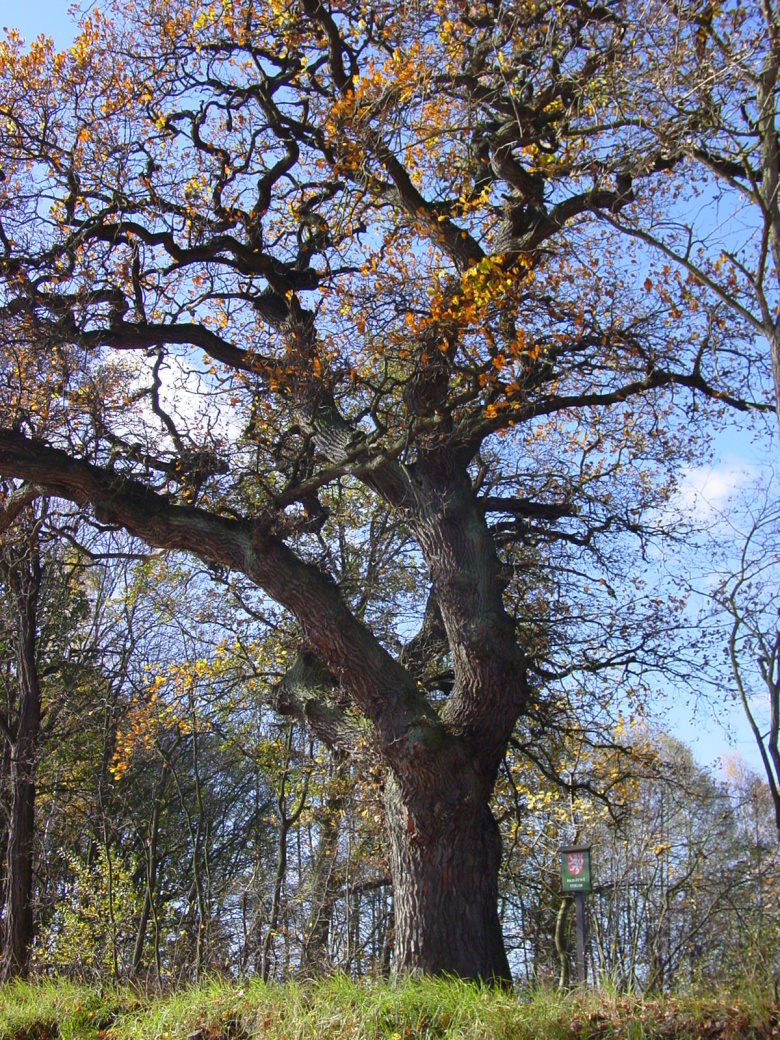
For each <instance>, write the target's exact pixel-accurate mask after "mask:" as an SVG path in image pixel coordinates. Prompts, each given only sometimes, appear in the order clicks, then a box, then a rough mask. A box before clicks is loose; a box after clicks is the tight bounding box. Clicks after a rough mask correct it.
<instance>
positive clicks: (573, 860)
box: [566, 852, 585, 877]
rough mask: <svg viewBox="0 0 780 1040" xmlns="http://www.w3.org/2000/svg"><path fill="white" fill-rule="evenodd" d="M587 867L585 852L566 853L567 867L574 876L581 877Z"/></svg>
mask: <svg viewBox="0 0 780 1040" xmlns="http://www.w3.org/2000/svg"><path fill="white" fill-rule="evenodd" d="M584 867H585V853H584V852H568V853H567V854H566V869H567V870H568V871H569V873H570V874H571V876H572V877H579V876H580V874H581V873H582V871H583V868H584Z"/></svg>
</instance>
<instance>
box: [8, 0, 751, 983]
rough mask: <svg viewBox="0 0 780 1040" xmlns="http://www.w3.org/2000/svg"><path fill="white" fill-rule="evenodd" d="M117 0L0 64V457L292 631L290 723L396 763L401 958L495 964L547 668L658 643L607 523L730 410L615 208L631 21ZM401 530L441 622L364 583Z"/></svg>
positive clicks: (599, 7) (473, 973)
mask: <svg viewBox="0 0 780 1040" xmlns="http://www.w3.org/2000/svg"><path fill="white" fill-rule="evenodd" d="M125 6H126V10H125ZM118 7H121V8H122V11H121V12H118V13H116V16H115V18H114V19H113V20H112V18H111V16H110V12H108V13H106V14H98V13H97V12H95V13H93V14H92V15H91V16H90V18H89V19H88V20H87V21H86V22H85V23H84V26H83V31H82V34H81V36H80V37H79V38H78V39H77V41H76V44H75V45H74V47H73V48H72V49H71V50H70V51H69V52H66V53H64V54H55V53H54V52H53V50H52V48H51V47H50V45H48V44H47V43H45V42H43V41H38V42H36V43H34V44H33V46H32V47H31V48H30V49H29V51H25V50H24V48H23V46H22V45H21V43H20V41H19V40H18V39H17V38H15V37H14V36H13V34H12V35H11V37H10V38H9V40H8V41H7V42H6V43H5V44H4V45H3V46H2V49H1V50H0V76H1V77H2V96H1V97H0V149H1V150H2V163H3V174H4V180H3V183H2V188H1V189H0V190H1V192H2V195H1V197H0V247H1V255H0V273H1V274H2V300H1V309H0V330H1V338H0V351H1V352H2V354H1V355H0V356H1V357H2V366H1V368H0V372H1V373H2V376H1V377H2V388H1V389H0V393H2V419H1V420H0V423H1V428H0V474H2V475H3V476H4V477H5V478H6V479H7V480H9V481H14V482H16V483H15V484H14V485H13V486H14V487H15V488H17V490H16V491H15V492H14V493H15V494H25V493H27V492H26V490H25V488H26V486H27V485H31V486H34V487H36V488H41V489H44V490H45V492H46V493H47V494H49V495H54V496H61V497H63V498H65V499H69V500H71V501H74V502H76V503H79V504H83V505H85V506H89V507H90V508H91V510H92V513H93V515H94V517H95V518H96V520H97V521H98V522H99V523H102V524H105V525H108V526H119V527H122V528H124V529H126V530H127V531H129V532H130V533H132V534H133V535H135V536H137V537H139V538H141V539H144V540H145V541H146V542H148V543H149V544H151V545H154V546H159V547H163V548H166V549H175V550H182V551H186V552H188V553H194V554H196V555H197V556H199V557H200V558H202V559H203V560H205V561H207V562H208V563H209V564H210V565H212V566H214V567H218V568H224V569H234V570H236V571H240V572H243V574H244V575H246V576H247V577H248V578H249V579H250V580H251V581H252V582H254V583H255V584H256V585H257V586H258V587H259V588H260V589H261V590H263V592H264V593H265V594H266V595H267V596H268V597H270V598H271V599H273V600H274V601H276V602H277V603H278V604H280V605H281V606H282V607H283V608H284V609H285V610H286V611H288V612H289V613H290V614H291V615H293V616H294V618H295V619H296V621H297V625H298V627H299V631H300V641H301V654H300V656H299V657H298V659H297V661H296V663H295V665H294V666H293V667H292V669H291V670H290V672H289V673H288V675H287V676H286V677H285V678H284V680H283V681H282V682H281V683H280V684H279V685H278V687H277V688H276V702H277V706H278V708H279V710H281V711H283V712H286V713H288V714H292V715H294V716H297V717H299V718H301V719H304V720H305V721H306V723H307V724H308V726H309V727H310V728H311V730H312V732H313V733H314V734H315V735H316V736H317V737H319V738H321V739H323V740H325V741H327V742H328V743H330V744H331V745H333V746H335V747H338V748H341V749H342V750H345V751H347V752H354V751H355V750H356V749H357V748H362V749H363V751H364V753H365V751H366V749H369V753H370V754H371V755H373V756H375V760H376V762H377V763H378V765H379V766H381V782H382V783H383V785H384V802H385V807H386V830H387V835H388V840H389V847H390V859H391V867H392V876H393V884H394V905H395V966H396V969H398V970H415V971H427V972H452V973H456V974H459V975H462V976H465V977H468V978H481V979H497V980H503V979H507V978H508V977H509V966H508V963H507V957H506V954H505V951H504V945H503V940H502V935H501V928H500V922H499V915H498V884H497V878H498V867H499V861H500V857H501V845H500V840H499V833H498V829H497V826H496V823H495V820H494V818H493V816H492V814H491V811H490V798H491V792H492V790H493V786H494V782H495V780H496V775H497V771H498V769H499V766H500V764H501V761H502V758H503V756H504V753H505V750H506V748H507V744H508V741H509V740H510V738H511V736H512V733H513V730H514V729H515V726H516V724H517V723H518V719H520V718H521V716H523V717H525V718H526V719H527V720H528V732H529V733H530V734H531V735H532V738H533V739H541V737H540V734H542V732H543V719H544V710H543V708H544V705H543V698H542V696H541V694H540V691H541V688H542V685H543V683H544V682H545V681H547V682H549V681H550V680H551V679H553V678H555V677H558V678H565V677H566V676H571V675H572V674H573V670H574V668H575V664H577V663H579V665H581V666H582V667H583V669H584V670H585V671H586V672H590V673H593V672H595V671H597V670H598V669H599V668H601V667H606V666H609V665H612V666H614V667H620V668H622V669H623V671H624V673H626V672H627V671H628V670H630V667H631V665H632V663H637V665H638V664H639V663H640V662H641V661H642V660H643V658H644V656H645V655H646V653H647V651H648V643H647V640H648V639H649V638H650V637H649V636H648V634H647V633H646V632H645V631H644V629H643V622H642V618H641V617H640V607H639V606H637V605H636V604H634V605H633V606H632V603H631V600H630V597H629V596H628V594H627V593H625V592H624V591H623V590H622V589H620V588H618V589H617V591H616V590H615V588H614V587H612V586H611V585H610V581H609V576H610V567H611V566H612V563H613V561H612V559H611V557H610V549H609V545H610V541H609V539H611V538H612V537H613V535H619V534H620V532H625V531H633V532H634V533H636V534H637V535H639V536H641V531H642V517H643V514H644V512H645V511H646V510H647V509H648V507H651V506H655V505H657V503H658V501H659V500H660V498H662V496H663V493H664V492H665V490H667V489H668V487H669V484H670V480H671V476H670V474H672V472H673V465H672V461H674V460H677V461H679V460H680V459H682V458H684V457H685V454H686V451H688V450H695V445H696V437H695V435H693V434H691V435H688V434H686V437H685V439H684V440H681V439H680V438H679V437H678V436H677V432H676V431H677V430H678V428H679V427H678V425H677V424H678V423H679V421H680V418H679V417H680V416H681V415H682V416H683V418H684V417H685V415H686V414H687V413H683V412H677V413H675V409H676V408H678V407H679V408H685V407H686V406H687V404H688V403H689V402H690V401H691V400H692V397H691V391H693V392H694V393H695V394H696V396H697V397H700V396H701V395H702V394H704V395H711V394H713V393H717V394H718V395H720V396H721V397H726V398H727V399H729V400H732V402H733V403H735V404H739V403H740V402H739V401H737V400H736V398H737V396H738V393H739V391H738V390H730V391H728V390H727V389H726V388H724V387H721V386H718V385H717V382H716V376H715V374H713V373H710V372H708V368H707V365H708V363H709V359H710V357H711V354H710V351H709V349H708V346H709V344H710V343H711V338H712V336H713V335H715V336H717V335H719V334H721V333H719V332H718V331H717V329H716V330H715V331H714V332H713V330H712V329H710V328H709V327H708V325H707V323H706V321H700V320H699V316H698V315H696V314H688V315H684V314H683V312H677V313H671V314H670V307H669V304H668V301H664V300H659V298H658V297H657V296H655V295H651V294H649V293H647V292H645V290H644V289H643V288H642V285H643V283H644V280H645V276H646V270H645V267H646V263H647V262H646V261H644V260H642V259H641V258H639V259H637V257H636V256H629V255H625V256H621V255H620V254H619V253H618V252H616V248H617V247H616V241H617V237H615V240H613V239H611V238H610V237H609V236H610V235H611V234H612V232H611V230H610V229H607V231H605V230H604V224H603V222H600V221H599V220H598V217H599V215H603V214H604V213H605V212H606V213H609V214H612V215H617V214H619V213H620V212H621V210H622V209H624V207H626V206H629V205H631V204H632V203H633V201H634V198H635V196H636V193H637V192H638V191H639V190H640V188H641V185H640V183H639V181H640V180H642V179H643V178H644V179H647V180H648V181H649V180H652V178H653V177H655V176H662V175H664V176H665V175H667V171H668V167H669V163H668V162H667V161H666V160H665V159H664V157H663V155H661V154H659V155H658V156H657V157H656V158H655V159H650V160H647V161H645V162H644V164H643V166H642V170H641V177H640V176H639V173H638V169H637V167H636V165H634V166H631V167H630V168H628V167H627V166H626V159H625V141H624V137H623V136H622V126H621V123H620V121H619V120H613V119H610V120H604V119H603V118H602V107H603V100H604V97H603V95H604V91H605V89H606V84H607V82H608V80H609V75H608V73H609V72H610V69H611V68H612V66H613V64H614V62H615V61H616V60H617V58H618V56H619V55H620V53H621V48H622V46H623V41H624V39H625V35H626V31H627V24H628V21H627V19H628V17H629V15H628V13H627V12H625V11H623V10H622V8H621V5H620V4H618V3H615V4H612V3H609V4H595V5H593V6H589V5H588V4H587V3H583V2H581V0H568V2H560V0H542V2H539V3H537V2H525V0H524V2H514V0H511V2H509V3H500V4H499V3H495V4H494V3H492V2H486V3H483V2H481V0H480V2H471V0H457V2H455V0H453V2H449V0H437V2H435V3H423V4H420V5H413V4H403V3H399V2H397V0H390V2H383V3H379V4H373V5H371V6H370V7H368V6H366V7H363V6H361V4H360V3H358V2H354V3H353V2H352V0H344V2H342V3H338V4H333V5H332V6H330V5H328V4H327V3H322V2H320V0H292V2H289V3H282V2H279V0H266V2H263V3H261V2H258V0H235V2H221V3H220V2H214V3H211V4H209V5H208V6H206V5H202V6H197V5H191V4H189V3H187V2H183V0H155V2H149V3H141V2H138V3H130V4H129V5H118ZM627 169H628V172H627ZM643 265H644V266H643ZM683 318H685V320H683ZM723 334H724V335H725V333H723ZM707 337H709V338H707ZM733 385H735V384H732V386H733ZM675 414H677V416H678V418H677V419H674V415H675ZM687 417H688V418H691V419H692V417H693V413H692V412H691V413H690V414H688V415H687ZM672 455H673V456H674V460H672V459H671V458H670V457H671V456H672ZM19 481H22V482H26V484H25V485H22V490H19V487H20V486H19V484H18V482H19ZM9 486H10V485H9ZM383 525H384V526H385V527H387V525H391V526H392V527H394V528H397V530H398V531H401V532H402V534H403V537H402V538H401V539H400V541H399V543H398V544H399V545H402V546H404V550H403V551H402V552H401V553H400V556H399V558H398V559H395V558H392V559H389V558H377V559H372V560H371V561H370V566H369V564H368V563H367V565H366V567H367V570H371V574H370V575H367V579H366V588H367V589H371V590H375V589H377V588H381V586H382V581H383V580H386V582H387V583H388V584H389V583H392V587H393V589H394V590H395V591H394V592H393V595H394V596H397V595H398V592H397V590H398V589H399V588H403V587H405V588H406V589H407V592H408V593H410V594H411V593H413V592H414V590H415V589H418V588H419V584H420V583H419V581H418V577H419V575H423V578H424V580H425V583H426V584H427V588H426V589H425V590H424V591H423V592H422V593H420V592H419V591H418V592H417V593H416V595H417V600H418V603H417V624H419V630H418V631H417V632H416V634H415V633H414V629H413V628H412V626H411V622H410V620H409V619H408V618H407V619H403V620H401V621H399V622H397V623H396V624H395V626H393V625H392V624H389V623H388V614H387V609H386V603H385V604H384V606H383V604H382V602H381V596H380V597H379V599H378V600H377V601H376V602H374V601H373V600H372V599H371V598H370V597H368V596H366V595H361V590H360V589H359V588H353V587H351V586H350V585H349V583H346V582H345V583H342V584H340V582H341V577H342V576H341V574H340V573H339V566H338V557H337V553H334V551H333V548H334V545H335V546H338V542H339V538H342V537H343V535H344V531H345V530H346V529H349V530H350V531H351V537H352V539H353V544H359V543H360V540H361V538H362V539H364V542H365V545H366V547H367V550H366V551H367V552H368V551H369V547H370V546H371V545H374V544H378V543H381V541H382V539H381V538H378V539H377V538H375V535H376V533H377V530H379V529H382V528H383ZM586 559H589V561H590V562H589V563H588V562H586ZM588 567H590V568H591V570H592V573H594V574H595V575H596V576H595V578H589V577H588V576H587V568H588ZM404 582H406V585H405V586H404ZM411 599H412V600H413V599H414V596H411ZM426 599H427V602H426ZM408 601H409V599H408V597H407V602H408ZM648 605H649V607H650V612H651V615H652V609H653V607H654V606H655V605H656V604H653V602H652V600H651V601H650V602H649V604H648ZM182 609H183V610H184V609H186V605H185V604H182ZM633 610H636V613H632V611H633ZM656 622H657V619H656V618H654V617H652V616H651V617H650V619H649V620H648V624H655V623H656ZM583 633H584V634H583ZM578 641H579V642H578ZM578 645H579V646H580V649H581V651H582V652H581V654H580V655H579V661H578V662H577V661H575V657H576V656H577V654H576V653H575V650H576V649H577V646H578ZM534 734H535V736H534Z"/></svg>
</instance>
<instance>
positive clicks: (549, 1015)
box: [0, 977, 780, 1040]
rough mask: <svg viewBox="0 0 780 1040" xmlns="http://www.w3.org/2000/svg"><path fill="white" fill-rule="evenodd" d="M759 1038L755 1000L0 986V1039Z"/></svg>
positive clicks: (408, 988)
mask: <svg viewBox="0 0 780 1040" xmlns="http://www.w3.org/2000/svg"><path fill="white" fill-rule="evenodd" d="M193 1033H198V1034H199V1037H198V1040H678V1038H679V1040H771V1038H780V1008H778V1006H777V1005H776V1004H775V1003H773V1001H772V1000H771V999H770V998H769V997H768V996H765V995H763V994H761V993H756V992H754V991H752V990H750V989H744V990H743V991H740V992H739V993H729V992H726V991H723V992H713V991H710V992H706V993H705V992H693V991H692V992H690V993H686V994H682V995H679V996H669V997H664V998H658V999H647V1000H638V999H636V998H634V997H630V996H621V995H618V994H615V993H610V992H609V991H598V992H594V993H590V994H584V995H583V994H580V995H578V994H569V995H564V996H561V995H559V994H558V993H556V992H555V991H553V990H547V989H543V988H540V989H537V990H534V991H533V992H530V993H529V994H527V995H525V996H522V997H520V998H518V997H516V996H514V995H512V994H507V993H500V992H492V991H488V990H485V989H481V988H479V987H477V986H471V985H467V984H465V983H462V982H457V981H455V980H441V979H423V980H417V981H405V982H401V983H397V984H395V983H381V984H380V983H375V984H372V983H364V984H359V983H355V982H352V981H350V980H348V979H345V978H342V977H337V978H332V979H328V980H326V981H323V982H318V983H312V984H309V985H293V984H288V985H283V986H282V985H270V986H265V985H263V984H262V983H260V982H257V981H246V982H244V983H231V982H227V981H224V980H221V979H211V980H208V981H206V982H204V983H202V984H201V985H199V986H193V987H188V988H183V989H181V990H179V991H177V992H173V993H170V994H168V995H165V996H162V997H150V998H145V997H140V996H139V995H138V994H137V993H136V992H134V991H133V990H131V989H129V988H125V989H119V990H117V991H114V990H110V991H108V992H106V991H105V990H103V991H99V990H95V989H89V988H87V987H84V986H78V985H75V984H73V983H69V982H66V981H59V980H58V981H49V980H42V981H37V982H33V983H13V984H11V985H8V986H3V987H0V1040H186V1038H187V1037H188V1036H190V1035H191V1034H193Z"/></svg>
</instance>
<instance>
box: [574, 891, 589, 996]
mask: <svg viewBox="0 0 780 1040" xmlns="http://www.w3.org/2000/svg"><path fill="white" fill-rule="evenodd" d="M574 903H575V907H576V910H577V979H578V980H579V983H580V985H581V986H582V985H584V984H585V982H586V981H587V971H586V964H585V938H586V936H585V893H584V892H575V893H574Z"/></svg>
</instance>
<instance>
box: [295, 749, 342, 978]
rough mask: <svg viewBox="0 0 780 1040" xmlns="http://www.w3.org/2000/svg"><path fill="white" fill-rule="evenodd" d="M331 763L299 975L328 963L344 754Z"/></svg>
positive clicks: (321, 971)
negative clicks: (330, 776)
mask: <svg viewBox="0 0 780 1040" xmlns="http://www.w3.org/2000/svg"><path fill="white" fill-rule="evenodd" d="M334 765H335V768H334V774H335V775H334V776H333V778H332V780H331V787H330V790H329V792H328V797H327V801H326V803H325V806H324V808H323V811H322V813H321V814H320V816H319V819H318V820H317V824H318V827H319V832H320V834H319V842H318V845H317V852H316V855H315V857H314V863H313V866H312V872H311V885H310V889H311V909H310V911H309V919H308V921H307V922H306V930H305V932H304V939H303V946H302V948H301V964H300V975H301V977H302V978H313V977H316V976H318V975H323V974H324V973H325V971H326V970H327V967H328V939H329V937H330V918H331V914H332V912H333V906H334V904H335V902H336V898H337V896H338V883H337V882H338V872H337V870H336V861H337V859H338V850H339V834H340V830H341V819H342V815H343V813H344V804H345V798H344V785H345V783H346V779H347V775H348V760H347V758H346V757H345V756H344V755H343V754H341V753H339V752H336V753H335V755H334Z"/></svg>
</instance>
